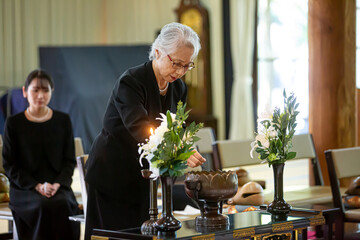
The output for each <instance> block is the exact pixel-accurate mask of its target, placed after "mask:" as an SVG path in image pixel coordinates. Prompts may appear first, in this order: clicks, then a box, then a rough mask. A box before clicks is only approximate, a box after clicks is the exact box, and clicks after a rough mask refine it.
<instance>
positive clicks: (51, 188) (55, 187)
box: [47, 183, 60, 196]
mask: <svg viewBox="0 0 360 240" xmlns="http://www.w3.org/2000/svg"><path fill="white" fill-rule="evenodd" d="M59 188H60V184H59V183H54V184H50V183H48V184H47V191H48V192H50V195H51V196H54V195H55V194H56V192H57V191H58V190H59Z"/></svg>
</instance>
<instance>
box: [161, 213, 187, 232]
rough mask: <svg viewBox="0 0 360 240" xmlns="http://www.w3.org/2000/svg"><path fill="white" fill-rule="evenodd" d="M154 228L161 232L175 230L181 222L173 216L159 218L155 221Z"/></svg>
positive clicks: (179, 226)
mask: <svg viewBox="0 0 360 240" xmlns="http://www.w3.org/2000/svg"><path fill="white" fill-rule="evenodd" d="M155 228H156V229H157V230H158V231H161V232H175V231H177V230H179V229H180V228H181V222H180V221H179V220H177V219H176V218H175V217H173V216H170V217H167V218H160V219H159V220H157V222H156V223H155Z"/></svg>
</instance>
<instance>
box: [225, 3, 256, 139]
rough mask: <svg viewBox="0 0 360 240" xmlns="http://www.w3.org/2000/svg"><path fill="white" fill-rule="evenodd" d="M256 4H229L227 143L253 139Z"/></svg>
mask: <svg viewBox="0 0 360 240" xmlns="http://www.w3.org/2000/svg"><path fill="white" fill-rule="evenodd" d="M255 4H256V1H255V0H230V27H231V29H230V31H231V32H230V35H231V55H232V61H233V72H234V75H233V79H234V81H233V86H232V95H231V108H230V109H231V110H230V111H231V112H230V139H249V138H253V136H254V121H253V107H252V88H251V84H252V82H253V79H252V66H253V64H252V63H253V52H254V31H255V27H256V26H255V15H254V14H255Z"/></svg>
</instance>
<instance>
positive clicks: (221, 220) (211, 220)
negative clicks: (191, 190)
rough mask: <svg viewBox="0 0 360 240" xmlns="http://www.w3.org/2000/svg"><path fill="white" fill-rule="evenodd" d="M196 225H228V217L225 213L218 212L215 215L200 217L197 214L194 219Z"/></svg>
mask: <svg viewBox="0 0 360 240" xmlns="http://www.w3.org/2000/svg"><path fill="white" fill-rule="evenodd" d="M195 223H196V226H203V227H216V228H217V227H222V226H228V225H229V224H230V223H229V217H228V216H226V215H222V214H219V215H217V216H211V217H206V216H204V217H202V216H197V217H196V220H195Z"/></svg>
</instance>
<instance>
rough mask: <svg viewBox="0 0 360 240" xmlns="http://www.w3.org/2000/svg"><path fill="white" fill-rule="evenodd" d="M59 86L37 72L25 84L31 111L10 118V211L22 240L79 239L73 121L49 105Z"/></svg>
mask: <svg viewBox="0 0 360 240" xmlns="http://www.w3.org/2000/svg"><path fill="white" fill-rule="evenodd" d="M52 90H53V82H52V80H51V77H50V75H49V74H48V73H46V72H45V71H42V70H35V71H32V72H31V73H30V74H29V76H28V77H27V79H26V82H25V86H23V94H24V97H25V98H27V100H28V103H29V107H28V108H27V109H26V110H25V111H24V112H21V113H19V114H16V115H14V116H11V117H9V118H8V119H7V120H6V124H5V132H4V145H3V146H4V147H3V158H4V163H3V165H4V169H5V172H6V175H7V176H8V177H9V180H10V204H9V206H10V209H11V211H12V214H13V217H14V220H15V224H16V228H17V232H18V236H19V239H22V240H23V239H37V240H39V239H40V240H41V239H79V236H80V225H79V223H75V222H70V221H69V219H68V217H69V216H70V215H76V214H78V204H77V202H76V199H75V196H74V193H73V191H72V189H71V182H72V175H73V172H74V167H75V164H76V161H75V150H74V137H73V132H72V126H71V121H70V118H69V116H68V115H67V114H65V113H62V112H59V111H56V110H52V109H50V108H49V107H48V103H49V102H50V99H51V94H52Z"/></svg>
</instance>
